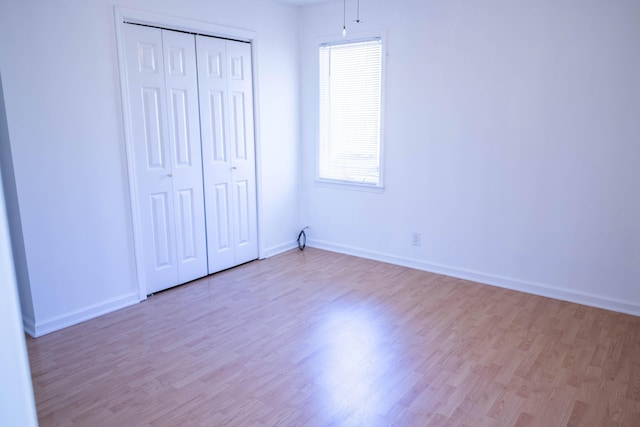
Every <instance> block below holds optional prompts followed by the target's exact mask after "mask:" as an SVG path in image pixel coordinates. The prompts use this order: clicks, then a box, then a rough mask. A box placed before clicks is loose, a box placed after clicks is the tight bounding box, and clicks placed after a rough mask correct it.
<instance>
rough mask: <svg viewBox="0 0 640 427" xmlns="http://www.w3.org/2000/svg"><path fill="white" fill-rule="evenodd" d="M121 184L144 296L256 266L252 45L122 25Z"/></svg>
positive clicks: (134, 25)
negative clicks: (124, 164) (125, 187)
mask: <svg viewBox="0 0 640 427" xmlns="http://www.w3.org/2000/svg"><path fill="white" fill-rule="evenodd" d="M123 34H124V44H125V55H124V56H125V57H124V62H125V64H124V67H125V70H126V92H127V93H126V94H125V102H127V103H128V111H129V114H128V120H129V123H128V126H127V128H128V129H129V132H128V138H127V144H130V147H128V153H129V155H130V156H131V157H132V159H130V161H129V169H130V170H129V180H130V187H131V192H132V200H133V206H132V209H133V211H134V212H133V218H134V227H135V231H136V242H137V245H138V246H139V247H138V249H137V254H138V258H139V259H138V260H137V265H138V269H139V277H140V278H141V280H142V281H143V285H144V287H145V288H146V293H147V294H151V293H154V292H158V291H160V290H163V289H166V288H169V287H172V286H175V285H178V284H181V283H185V282H188V281H191V280H194V279H197V278H199V277H203V276H205V275H207V274H211V273H215V272H217V271H220V270H224V269H226V268H230V267H233V266H235V265H238V264H241V263H244V262H247V261H251V260H253V259H256V258H257V257H258V245H257V213H256V212H257V208H256V182H255V148H254V137H253V93H252V75H251V45H250V44H249V43H244V42H239V41H233V40H226V39H219V38H214V37H208V36H201V35H194V34H189V33H183V32H178V31H172V30H165V29H160V28H155V27H149V26H142V25H136V24H125V25H124V32H123Z"/></svg>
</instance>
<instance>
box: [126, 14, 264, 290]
mask: <svg viewBox="0 0 640 427" xmlns="http://www.w3.org/2000/svg"><path fill="white" fill-rule="evenodd" d="M114 16H115V27H116V28H115V29H116V42H117V49H118V67H119V74H120V94H121V96H122V98H121V100H122V120H123V123H124V137H125V151H126V154H127V174H128V185H129V196H130V197H129V198H130V203H131V221H132V227H133V241H134V253H135V261H136V277H137V281H138V301H143V300H145V299H146V298H147V290H146V287H145V285H144V284H145V280H144V279H145V277H144V269H143V268H142V241H141V232H140V230H141V229H142V227H141V225H140V218H139V217H138V212H137V210H136V209H135V207H136V206H138V204H137V200H138V194H137V192H136V182H135V173H134V171H135V165H134V163H133V162H134V161H133V159H134V157H133V144H131V143H130V141H132V140H133V136H132V132H133V126H132V124H131V111H130V108H129V106H130V105H131V104H130V102H129V91H128V90H127V81H128V78H127V70H126V66H125V57H126V55H125V52H126V50H125V38H124V25H125V23H136V24H144V25H152V26H156V27H161V28H166V29H170V30H177V31H185V32H190V33H197V34H202V35H207V36H213V37H223V38H228V39H234V40H239V41H245V42H249V43H251V57H252V75H253V101H254V107H253V114H254V137H255V138H254V141H255V142H254V144H255V148H256V204H257V221H258V236H257V238H258V256H259V257H261V255H264V253H265V252H266V250H265V248H264V247H263V244H262V243H261V242H263V241H264V239H263V238H262V237H263V232H262V227H261V224H262V218H263V217H262V212H263V208H262V190H261V185H260V183H261V179H259V177H260V175H259V172H260V171H261V167H260V164H261V161H260V157H259V152H260V151H259V146H260V144H259V138H258V126H259V125H258V117H259V115H258V102H257V101H258V87H257V86H258V73H257V60H256V59H257V54H256V51H257V48H256V46H257V36H256V33H255V32H254V31H250V30H246V29H241V28H233V27H226V26H222V25H217V24H212V23H209V22H203V21H195V20H190V19H184V18H179V17H175V16H168V15H161V14H157V13H153V12H147V11H142V10H137V9H129V8H124V7H119V6H115V7H114Z"/></svg>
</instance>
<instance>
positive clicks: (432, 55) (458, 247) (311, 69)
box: [300, 0, 640, 315]
mask: <svg viewBox="0 0 640 427" xmlns="http://www.w3.org/2000/svg"><path fill="white" fill-rule="evenodd" d="M361 5H362V11H361V18H362V20H363V21H364V23H363V24H360V27H361V29H362V30H371V29H377V28H384V29H386V30H387V35H388V37H387V51H388V57H387V68H386V71H387V80H386V105H385V108H386V121H385V126H386V128H385V130H386V133H385V167H384V174H385V187H386V189H385V192H384V193H383V194H375V193H367V192H357V191H348V190H342V189H335V188H326V187H321V186H318V185H317V184H315V183H314V182H313V179H314V167H315V160H316V158H315V143H316V132H315V126H316V123H315V117H316V115H317V114H316V109H315V105H316V93H315V91H316V89H315V88H316V76H315V66H316V63H317V60H316V57H317V53H316V50H315V49H316V41H317V39H318V38H319V37H324V36H330V35H339V34H340V30H341V26H342V2H330V3H327V4H321V5H315V6H309V7H306V8H304V9H303V12H302V14H301V27H300V28H301V41H300V49H301V50H300V59H301V71H302V74H301V79H302V80H301V84H302V117H303V120H302V141H303V146H304V148H303V166H304V175H303V194H304V195H305V200H304V212H303V220H304V223H305V224H306V225H309V226H310V227H311V229H310V231H309V244H310V245H315V246H318V247H324V248H329V249H333V250H337V251H342V252H347V253H353V254H359V255H363V256H368V257H371V258H376V259H382V260H387V261H391V262H396V263H399V264H405V265H411V266H414V267H418V268H423V269H426V270H431V271H436V272H443V273H446V274H450V275H453V276H459V277H464V278H470V279H472V280H478V281H481V282H484V283H490V284H496V285H499V286H505V287H512V288H516V289H522V290H525V291H529V292H533V293H538V294H543V295H549V296H554V297H558V298H563V299H568V300H573V301H578V302H584V303H587V304H592V305H596V306H603V307H608V308H613V309H615V310H620V311H626V312H630V313H635V314H638V315H640V287H639V286H638V284H639V283H640V221H639V218H640V193H639V192H638V184H639V183H640V167H638V159H640V119H639V117H640V79H639V77H638V76H640V54H639V52H640V25H638V23H639V22H640V3H639V2H637V1H635V0H617V1H615V2H610V1H604V0H589V1H582V0H569V1H563V2H556V1H551V0H543V1H538V2H528V3H523V2H510V1H506V0H502V1H499V0H490V1H483V2H469V1H461V0H453V1H446V2H443V1H424V0H403V1H396V2H389V1H382V0H370V1H367V2H361ZM348 7H349V9H350V10H353V8H354V7H355V1H353V0H349V1H348ZM351 15H352V16H349V17H348V20H351V19H353V18H354V16H353V15H354V14H353V13H351ZM354 27H355V26H354V25H353V24H351V25H350V31H351V32H354V31H357V30H356V29H355V28H354ZM412 231H417V232H420V233H422V245H421V246H420V247H413V246H411V244H410V233H411V232H412Z"/></svg>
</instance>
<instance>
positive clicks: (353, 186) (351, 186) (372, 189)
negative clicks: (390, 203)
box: [314, 179, 384, 193]
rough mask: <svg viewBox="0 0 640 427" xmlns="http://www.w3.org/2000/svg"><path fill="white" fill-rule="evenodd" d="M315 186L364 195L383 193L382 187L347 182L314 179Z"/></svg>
mask: <svg viewBox="0 0 640 427" xmlns="http://www.w3.org/2000/svg"><path fill="white" fill-rule="evenodd" d="M314 182H315V185H316V186H318V187H324V188H335V189H339V190H351V191H364V192H366V193H384V186H381V185H372V184H357V183H355V182H347V181H333V180H329V179H316V180H315V181H314Z"/></svg>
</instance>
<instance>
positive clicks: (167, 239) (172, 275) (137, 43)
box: [124, 25, 178, 293]
mask: <svg viewBox="0 0 640 427" xmlns="http://www.w3.org/2000/svg"><path fill="white" fill-rule="evenodd" d="M124 36H125V45H126V58H125V61H126V70H127V84H128V94H129V103H130V119H131V123H130V126H129V127H130V129H131V134H132V135H131V136H132V139H133V141H131V142H132V146H133V150H132V151H133V163H134V168H135V172H134V173H133V174H132V175H131V176H130V180H131V184H132V187H133V189H134V192H135V200H136V202H137V206H135V207H134V209H135V210H136V213H137V214H136V215H135V217H136V218H137V222H138V223H137V229H138V230H139V234H140V241H141V245H142V248H141V251H140V252H141V253H142V259H141V260H138V266H139V268H141V269H142V273H143V280H144V282H145V284H146V288H147V293H153V292H157V291H158V290H162V289H165V288H167V287H170V286H174V285H175V284H177V282H178V261H177V257H176V236H175V219H174V213H173V212H174V206H173V184H172V180H171V178H170V174H171V169H172V162H173V160H172V150H171V147H170V141H169V136H168V135H169V131H168V124H167V120H166V105H165V102H166V99H167V98H166V89H165V77H164V55H163V49H162V34H161V31H160V30H158V29H155V28H149V27H142V26H138V25H125V27H124Z"/></svg>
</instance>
